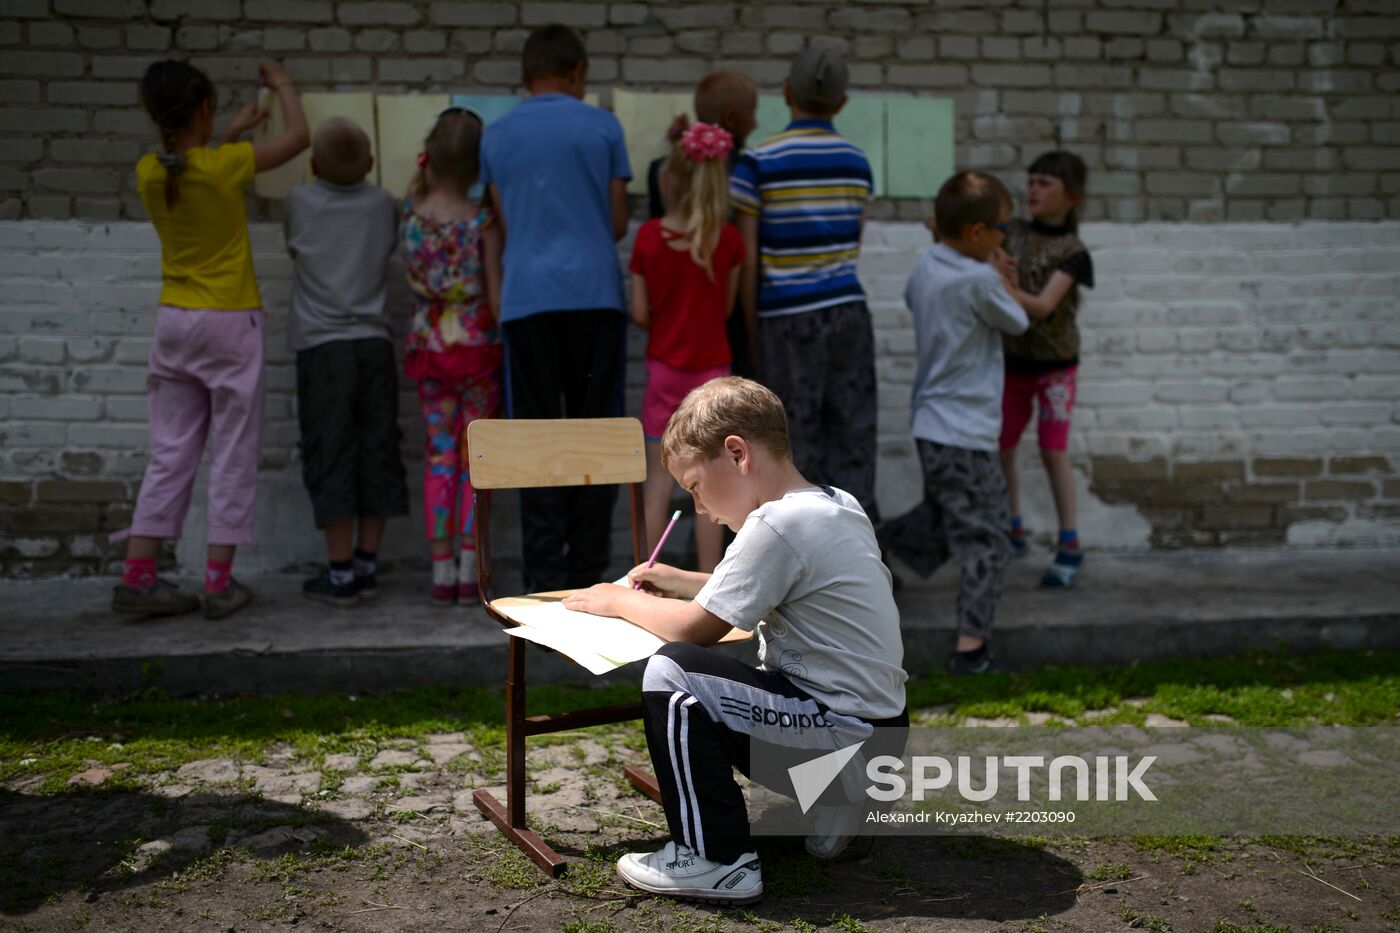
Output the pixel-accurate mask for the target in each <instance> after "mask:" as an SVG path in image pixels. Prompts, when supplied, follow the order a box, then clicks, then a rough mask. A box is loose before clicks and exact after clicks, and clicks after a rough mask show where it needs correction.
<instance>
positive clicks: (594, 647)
mask: <svg viewBox="0 0 1400 933" xmlns="http://www.w3.org/2000/svg"><path fill="white" fill-rule="evenodd" d="M496 609H497V611H499V612H500V613H501V614H503V615H505V616H506V617H508V618H509V619H510V620H511V621H513V622H517V623H519V625H518V626H517V627H516V628H509V629H506V633H507V634H509V635H513V636H515V637H516V638H523V639H525V640H526V641H532V642H535V643H536V644H539V645H545V646H547V647H550V648H553V649H554V650H555V651H558V652H559V653H560V654H562V655H564V656H565V657H567V658H569V659H571V660H573V661H575V662H577V663H578V664H579V665H580V666H582V667H584V668H586V669H587V670H588V671H589V672H591V673H593V674H606V673H607V672H608V671H612V670H616V669H617V668H619V667H622V666H623V665H624V664H631V663H632V662H633V661H641V660H643V659H645V658H649V657H651V656H652V655H653V654H656V652H657V651H658V650H659V649H660V648H661V646H662V645H664V644H666V642H665V641H663V640H662V639H660V638H658V637H657V636H655V635H653V634H652V633H651V632H648V631H647V630H646V629H643V628H639V627H638V626H635V625H633V624H632V623H631V622H628V621H627V620H626V619H612V618H607V617H605V616H595V615H590V614H589V613H587V612H576V611H574V610H572V609H565V608H564V604H563V603H562V602H557V603H541V604H538V605H533V606H510V607H504V606H499V605H498V606H496Z"/></svg>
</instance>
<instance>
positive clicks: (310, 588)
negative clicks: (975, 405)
mask: <svg viewBox="0 0 1400 933" xmlns="http://www.w3.org/2000/svg"><path fill="white" fill-rule="evenodd" d="M355 583H356V581H354V580H351V581H350V582H349V583H340V584H336V583H332V582H331V572H330V571H329V570H324V569H323V570H322V571H321V572H320V573H319V574H317V575H316V576H314V577H311V578H310V579H308V580H307V581H306V582H304V583H303V584H302V585H301V595H303V596H305V597H306V598H307V599H309V600H312V601H313V602H318V603H325V604H326V605H327V606H341V607H348V606H353V605H355V604H356V603H357V602H359V601H360V595H359V593H358V592H357V591H356V588H355Z"/></svg>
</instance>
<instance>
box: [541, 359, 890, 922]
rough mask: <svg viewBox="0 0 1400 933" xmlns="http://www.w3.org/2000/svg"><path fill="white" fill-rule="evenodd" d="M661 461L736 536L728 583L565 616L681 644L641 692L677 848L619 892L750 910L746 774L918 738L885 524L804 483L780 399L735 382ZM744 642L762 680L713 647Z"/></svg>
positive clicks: (667, 586) (634, 862) (635, 575)
mask: <svg viewBox="0 0 1400 933" xmlns="http://www.w3.org/2000/svg"><path fill="white" fill-rule="evenodd" d="M661 446H662V462H663V464H664V465H665V466H666V469H668V470H669V471H670V472H671V475H672V476H674V477H675V478H676V481H677V482H679V483H680V484H681V486H682V488H684V489H685V490H686V491H688V492H689V493H690V494H691V495H692V496H693V497H694V499H695V512H696V516H697V518H699V517H702V516H708V517H709V519H710V521H713V522H717V523H719V524H723V525H726V526H728V527H729V528H730V529H731V530H733V531H734V532H736V537H735V539H734V542H733V543H732V544H731V545H730V546H729V549H728V550H727V551H726V553H725V556H724V559H723V560H722V561H721V562H720V564H719V566H718V567H717V568H715V571H714V573H713V574H702V573H694V572H689V571H684V570H678V569H676V568H675V567H668V566H666V565H663V564H657V565H656V566H654V567H646V566H640V567H637V568H634V569H633V570H632V572H631V574H630V578H631V580H632V581H633V582H634V583H640V584H641V585H642V586H643V587H644V590H645V591H638V590H632V589H629V588H627V587H623V586H615V585H613V584H599V585H597V586H594V587H592V588H590V589H588V590H584V591H581V592H579V593H578V594H576V595H574V596H571V597H569V598H568V599H567V600H566V601H565V605H567V606H568V607H569V608H572V609H579V610H583V611H586V612H592V613H595V614H598V615H609V616H619V617H621V618H624V619H627V620H628V621H630V622H632V623H634V624H636V625H638V626H640V627H642V628H645V629H647V630H649V631H651V632H654V633H656V634H657V635H659V636H661V637H662V638H664V639H666V640H667V641H668V642H671V644H668V645H666V646H665V647H664V648H662V649H661V651H659V652H658V653H657V654H656V655H655V656H654V657H653V658H652V659H651V660H650V661H649V662H648V663H647V668H646V674H645V677H644V679H643V682H642V700H643V716H644V719H645V722H646V733H647V747H648V750H649V751H650V753H651V759H652V765H653V767H654V768H655V771H656V776H657V781H658V783H659V785H660V787H661V796H662V804H663V805H664V807H665V810H666V821H667V825H668V827H669V829H670V832H671V841H670V842H669V843H667V845H666V846H665V847H664V848H662V849H661V850H660V851H658V852H654V853H645V854H643V853H636V854H632V855H626V856H623V858H621V859H620V860H619V861H618V872H619V874H620V875H621V876H622V877H623V879H624V880H625V881H627V882H628V883H629V884H631V885H632V886H634V887H637V888H640V889H641V890H644V891H649V892H652V893H656V894H671V895H674V896H678V897H686V898H694V899H701V900H709V901H722V902H726V903H750V902H752V901H755V900H757V899H758V898H760V897H762V896H763V877H762V870H761V867H760V864H759V860H758V856H757V854H756V853H755V851H754V849H753V845H752V841H751V839H750V834H749V824H748V816H747V813H746V810H745V807H744V798H743V795H742V793H741V792H740V789H739V786H738V785H737V784H736V783H735V781H734V775H733V769H734V768H736V767H737V768H738V769H739V770H741V771H743V772H744V773H745V774H749V773H750V767H749V766H750V760H751V750H752V751H753V752H758V751H759V750H760V746H762V747H764V748H765V749H773V748H782V749H788V750H791V749H811V750H818V751H822V752H825V751H832V750H835V749H841V748H845V747H847V746H849V745H852V744H854V743H856V742H861V741H864V740H866V739H869V738H870V737H871V736H872V734H874V732H875V730H876V729H877V728H880V727H895V728H897V727H902V726H907V724H908V715H907V713H906V711H905V708H904V682H905V680H906V679H907V678H906V675H905V672H904V669H903V667H902V662H903V656H904V652H903V644H902V642H901V640H900V633H899V611H898V609H897V608H896V607H895V604H894V598H893V596H892V594H891V590H890V575H889V571H888V570H887V569H886V568H885V566H884V564H882V563H881V562H880V551H879V546H878V545H877V544H876V542H875V533H874V530H873V529H872V528H871V525H870V520H869V519H868V518H866V515H865V512H864V511H863V510H862V509H861V507H860V504H859V503H857V502H856V500H855V499H854V498H853V497H852V496H851V495H849V494H848V493H846V492H843V491H842V490H839V489H835V488H832V487H830V486H826V487H819V486H814V485H812V484H811V483H809V482H808V481H807V480H806V479H804V478H803V476H802V474H801V473H799V472H798V471H797V468H796V467H795V466H794V465H793V462H792V455H791V452H790V449H789V444H788V431H787V418H786V415H785V414H784V412H783V405H782V402H781V401H779V399H778V397H777V396H776V395H774V394H773V393H772V392H771V391H769V390H768V389H766V388H764V387H763V386H761V385H759V384H758V383H756V382H752V381H750V380H747V379H742V378H739V377H737V376H729V377H724V378H720V379H714V380H712V381H710V382H707V383H706V384H705V385H703V386H701V387H700V388H698V389H696V390H694V391H693V392H691V393H690V394H689V395H688V396H686V398H685V400H684V401H683V402H682V403H681V406H680V408H679V409H677V411H676V413H675V414H674V415H673V416H672V417H671V420H670V422H669V424H668V425H667V427H666V432H665V434H664V435H663V436H662V440H661ZM731 628H738V629H742V630H744V631H752V632H756V633H757V635H758V645H759V646H758V657H759V662H760V664H759V667H758V668H756V669H755V668H751V667H749V666H748V665H746V664H744V663H743V662H741V661H738V660H736V659H734V658H730V657H728V656H725V655H723V654H720V653H718V652H712V651H708V650H706V649H705V647H703V646H706V645H713V644H715V643H716V642H718V641H719V640H720V639H721V638H723V637H724V636H725V635H726V634H728V633H729V631H730V629H731ZM751 776H754V777H755V779H756V780H761V781H763V782H764V783H768V780H767V779H765V778H764V777H763V776H762V775H751ZM783 776H785V772H784V773H783ZM770 786H772V787H773V789H774V790H777V791H779V792H782V793H787V794H789V795H791V794H792V793H793V792H792V788H791V785H790V783H789V784H788V785H787V786H786V787H784V786H774V785H772V784H770ZM809 842H811V841H809ZM809 851H811V852H812V853H813V854H814V855H819V856H834V855H835V854H837V852H839V845H833V844H831V843H830V842H829V841H828V842H827V843H826V847H825V849H822V848H821V847H820V845H819V843H814V844H809Z"/></svg>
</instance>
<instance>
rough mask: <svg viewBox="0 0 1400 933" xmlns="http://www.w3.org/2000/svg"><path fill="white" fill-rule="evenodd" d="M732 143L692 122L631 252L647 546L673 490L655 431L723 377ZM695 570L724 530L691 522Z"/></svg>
mask: <svg viewBox="0 0 1400 933" xmlns="http://www.w3.org/2000/svg"><path fill="white" fill-rule="evenodd" d="M733 148H734V141H733V138H732V137H730V135H729V133H727V132H726V131H725V130H723V129H721V128H720V127H718V126H714V125H712V124H709V123H696V124H695V125H693V126H691V127H690V128H689V129H687V130H686V131H685V132H684V133H683V134H682V135H681V137H680V139H679V140H678V141H677V142H676V144H675V146H674V147H673V148H672V150H671V155H670V158H668V159H667V160H666V165H665V166H664V167H663V168H662V170H661V177H660V181H661V196H662V199H663V200H664V201H665V203H666V213H665V215H664V216H662V217H658V218H657V219H655V220H649V221H647V222H646V223H644V224H642V227H641V229H640V230H638V231H637V241H636V243H635V245H634V246H633V247H632V265H631V270H632V300H631V311H632V320H633V322H634V323H636V325H637V326H638V327H641V328H643V329H645V330H647V331H649V334H648V337H647V360H646V363H647V389H646V396H645V400H644V401H643V403H642V430H643V432H644V433H645V434H646V439H647V485H646V513H647V516H646V517H647V537H648V538H649V539H650V541H651V546H653V547H654V546H655V545H656V541H657V540H658V539H659V538H660V537H661V532H662V530H663V529H664V527H665V522H666V516H667V513H668V511H669V509H670V501H671V491H672V489H673V488H674V482H673V480H672V479H671V474H670V473H668V472H667V471H666V470H665V469H664V468H663V467H662V466H661V433H662V432H663V431H664V430H666V422H667V421H669V420H670V418H671V415H672V414H674V413H675V410H676V408H677V407H678V406H679V405H680V403H681V399H683V398H685V396H686V394H687V393H689V392H690V390H691V389H694V388H695V387H697V386H700V385H703V384H704V383H706V382H709V381H710V380H711V379H714V378H716V377H717V376H727V375H729V364H730V357H729V340H728V337H727V336H726V334H725V319H726V318H728V317H729V313H730V311H732V310H733V308H734V297H735V295H736V294H737V292H738V289H739V272H740V267H741V265H742V262H743V259H744V242H743V238H742V237H740V235H739V230H738V228H737V227H735V226H734V225H733V224H730V223H726V222H725V220H724V218H725V217H726V216H727V215H728V213H729V169H728V161H727V160H728V156H729V153H730V151H732V150H733ZM695 546H696V551H697V553H698V556H699V562H700V570H701V571H702V572H704V573H709V572H711V571H713V570H714V569H715V566H716V565H717V564H718V563H719V560H720V557H721V556H722V555H723V553H724V529H723V528H722V527H721V526H719V525H716V524H714V523H713V522H703V523H702V522H700V521H699V520H698V519H697V521H696V523H695Z"/></svg>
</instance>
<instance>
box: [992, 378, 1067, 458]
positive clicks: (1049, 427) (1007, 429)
mask: <svg viewBox="0 0 1400 933" xmlns="http://www.w3.org/2000/svg"><path fill="white" fill-rule="evenodd" d="M1078 371H1079V367H1078V366H1066V367H1065V368H1064V369H1052V370H1049V371H1048V372H1043V373H1022V372H1012V371H1011V370H1009V369H1008V370H1007V371H1006V383H1005V389H1004V391H1003V392H1002V396H1001V449H1002V450H1010V449H1011V448H1013V447H1015V446H1016V444H1017V442H1018V441H1020V440H1021V432H1022V431H1024V430H1025V429H1026V425H1027V424H1028V423H1029V422H1030V420H1031V405H1032V403H1033V402H1034V403H1036V404H1038V405H1039V406H1040V420H1039V421H1038V422H1037V425H1036V433H1037V434H1038V435H1039V440H1040V449H1041V450H1068V449H1069V417H1070V412H1072V411H1073V410H1074V395H1075V385H1076V383H1075V378H1074V376H1075V373H1077V372H1078Z"/></svg>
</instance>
